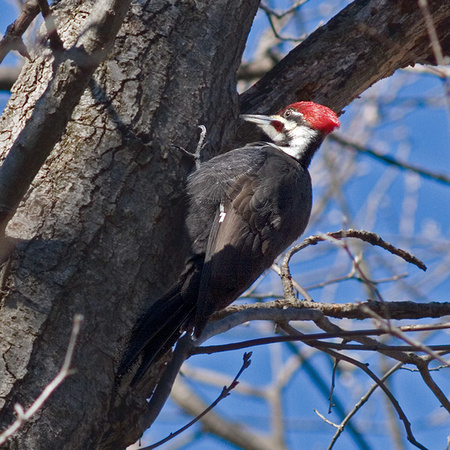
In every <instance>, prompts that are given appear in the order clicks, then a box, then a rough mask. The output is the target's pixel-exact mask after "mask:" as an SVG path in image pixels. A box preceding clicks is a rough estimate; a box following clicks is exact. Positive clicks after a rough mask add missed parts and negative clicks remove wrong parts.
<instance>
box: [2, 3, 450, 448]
mask: <svg viewBox="0 0 450 450" xmlns="http://www.w3.org/2000/svg"><path fill="white" fill-rule="evenodd" d="M412 3H413V4H414V6H411V2H410V0H404V1H400V0H397V1H392V0H389V1H387V0H385V1H380V0H376V1H375V0H373V1H367V0H364V1H362V0H360V1H357V2H355V3H354V4H352V5H351V6H350V7H348V8H347V9H346V10H344V11H343V12H342V13H341V14H339V16H338V17H336V18H335V19H334V20H333V21H332V22H330V23H329V24H328V25H327V26H324V27H322V29H321V30H319V31H318V32H317V33H318V34H317V33H316V34H313V35H312V36H311V38H310V39H308V40H307V41H305V43H304V44H302V45H300V46H299V47H298V49H297V50H295V53H294V52H292V53H291V54H290V55H288V56H287V58H286V60H285V62H283V63H281V64H280V65H279V66H278V67H276V68H275V69H274V70H273V71H272V73H269V74H268V75H267V77H265V78H264V79H263V80H261V82H260V83H258V84H257V85H256V86H255V87H254V88H253V89H251V90H250V91H249V92H248V93H246V94H245V95H244V96H243V97H242V102H243V107H244V108H245V110H246V111H249V110H253V111H254V110H255V108H256V104H258V109H259V110H265V111H267V110H269V109H270V110H272V111H273V110H274V109H275V110H276V109H277V108H278V107H279V106H280V105H281V104H283V105H285V104H287V103H289V102H291V101H292V100H302V99H305V98H307V97H308V99H310V100H316V101H321V102H323V103H325V104H327V105H328V106H330V107H334V108H335V109H337V110H339V109H340V108H342V107H343V106H345V105H346V104H348V103H349V102H350V101H351V100H352V99H353V98H355V97H356V96H357V95H359V94H360V93H361V92H363V91H364V90H365V89H366V88H367V87H368V86H370V85H371V84H373V83H374V82H375V81H377V80H378V79H380V78H383V77H385V76H388V75H390V74H391V73H392V72H393V71H394V70H396V69H397V68H399V67H403V66H404V65H406V64H410V63H413V62H416V61H420V62H423V61H426V60H428V61H430V60H431V59H432V52H431V49H430V46H429V44H428V42H429V41H428V35H427V30H426V27H425V26H424V22H423V18H422V16H421V13H420V11H419V10H418V8H417V6H416V3H415V2H412ZM429 3H430V7H431V10H432V14H433V16H432V17H433V20H434V22H435V25H436V27H437V28H438V31H439V32H440V37H441V42H442V43H444V45H445V49H446V50H447V51H448V48H449V47H450V45H449V44H448V43H449V36H450V26H449V24H448V21H449V18H448V7H447V6H442V5H443V4H444V3H446V2H441V1H438V0H435V1H430V2H429ZM257 6H258V2H257V1H247V0H238V1H232V0H218V1H215V2H207V1H195V2H190V1H179V2H175V3H170V2H167V1H165V0H156V1H152V2H135V3H133V5H132V7H131V9H130V11H129V13H128V17H127V19H126V21H125V23H124V25H123V26H122V29H121V31H120V33H119V35H118V36H117V39H116V43H115V47H114V50H113V52H112V53H111V55H110V56H109V58H108V59H107V61H106V62H104V63H102V64H101V65H100V67H98V69H97V70H96V72H95V75H94V76H93V78H92V80H91V81H90V83H89V86H88V89H87V90H86V91H85V92H84V94H83V96H82V98H81V100H80V102H79V104H78V106H77V107H76V108H75V110H74V112H73V114H72V119H71V121H70V122H69V124H68V125H67V128H66V132H65V134H64V135H63V137H62V138H61V139H60V140H59V142H58V144H57V145H56V146H55V148H54V150H53V152H52V153H51V155H50V157H49V158H48V159H47V161H46V163H45V165H44V166H43V167H42V169H41V170H40V172H39V173H38V175H37V177H36V178H35V179H34V181H33V183H32V186H31V188H30V189H29V191H28V193H27V195H26V197H25V198H24V200H23V202H22V203H21V205H20V206H19V208H18V210H17V212H16V214H15V216H14V218H13V219H12V220H11V222H10V223H9V225H8V228H7V235H8V240H7V241H6V242H5V243H4V244H3V245H4V249H3V250H5V248H6V245H7V244H8V250H10V251H11V252H10V254H9V259H8V260H7V262H6V263H5V264H4V266H3V272H2V276H1V278H0V282H1V283H2V284H1V289H2V303H1V310H0V333H1V341H0V352H1V354H2V358H1V359H0V372H1V374H2V375H1V378H0V380H1V381H0V386H1V392H2V401H1V403H0V407H1V415H0V417H1V418H0V425H1V428H2V429H4V428H6V427H7V426H9V425H10V424H11V423H12V422H13V420H14V409H13V407H14V404H15V403H20V404H21V405H22V406H23V407H24V408H26V407H28V406H29V405H30V404H31V403H32V402H33V400H34V399H35V398H36V397H37V396H38V395H39V393H40V392H41V391H42V390H43V388H44V387H45V385H46V384H48V383H49V382H50V380H51V379H52V378H53V377H54V376H55V375H56V373H57V372H58V370H59V368H60V366H61V365H62V362H63V359H64V354H65V350H66V346H67V343H68V340H69V335H70V329H71V324H72V319H73V317H74V315H75V314H77V313H81V314H83V316H84V322H83V326H82V331H81V335H80V338H79V340H78V344H77V347H76V354H75V358H74V361H73V366H74V367H75V368H76V369H77V372H76V373H75V374H74V375H72V376H70V377H69V378H68V379H67V380H65V381H64V383H63V384H62V386H61V387H60V388H58V390H57V391H56V392H55V393H54V394H53V395H52V396H51V397H50V398H49V399H48V401H47V403H46V404H45V407H44V408H43V409H42V410H41V411H40V412H39V413H38V414H37V415H36V416H34V418H33V419H32V420H31V421H30V422H28V423H26V424H24V425H23V427H22V428H21V429H20V431H19V432H18V433H17V434H16V435H14V437H12V438H11V439H10V441H9V448H17V449H24V448H27V449H64V448H67V449H73V448H83V449H84V448H86V449H87V448H89V449H93V448H102V449H110V448H114V449H116V448H117V449H118V448H124V447H125V446H126V445H128V444H130V443H132V442H134V441H135V440H136V439H137V438H138V437H139V436H140V435H141V434H142V432H143V431H144V429H143V428H142V425H141V424H140V422H139V417H140V416H141V414H142V413H143V411H144V410H145V407H146V401H145V396H146V395H147V394H148V392H149V390H150V389H151V388H152V386H154V385H155V383H156V382H157V381H158V379H159V376H160V365H156V366H155V367H153V369H152V371H151V373H149V375H148V379H147V383H143V384H142V386H141V387H140V389H139V390H133V391H130V392H128V394H127V395H126V396H125V395H123V393H122V392H121V393H120V395H119V394H118V392H117V391H116V387H115V386H114V372H115V369H116V367H117V364H118V361H119V360H120V355H121V352H122V351H123V348H124V345H125V344H126V340H127V337H128V333H129V332H130V330H131V328H132V326H133V324H134V323H135V321H136V320H137V318H138V317H139V316H140V315H141V314H142V313H143V312H144V311H145V309H146V308H147V307H148V306H149V305H150V304H151V303H152V302H153V301H155V300H156V299H157V298H158V297H159V296H160V295H161V294H162V293H163V291H164V290H165V289H166V288H167V287H168V286H169V285H170V284H171V282H173V280H174V278H175V277H176V275H177V273H178V271H179V270H180V268H181V267H182V263H183V258H184V255H185V254H186V250H187V245H186V244H187V242H186V241H187V239H186V237H183V228H182V227H183V219H184V211H185V208H186V199H185V198H184V195H183V186H184V180H185V179H186V176H187V174H188V173H189V171H190V170H192V168H193V167H194V164H193V160H192V159H191V158H189V157H188V156H187V155H186V154H185V153H184V152H183V151H182V150H180V148H179V147H181V148H184V149H187V150H188V151H191V152H192V151H194V150H195V148H196V145H197V140H198V129H197V126H198V125H201V124H203V125H205V126H206V128H207V141H208V145H207V147H206V149H205V152H204V155H203V156H204V157H205V158H208V157H210V156H212V155H213V154H216V153H218V152H220V151H224V150H225V149H229V148H230V147H231V146H232V145H233V140H234V139H236V138H235V135H236V134H235V133H236V123H237V116H238V113H239V106H238V96H237V93H236V79H235V78H236V70H237V68H238V65H239V63H240V58H241V55H242V52H243V49H244V45H245V41H246V38H247V35H248V32H249V29H250V26H251V22H252V19H253V16H254V14H255V12H256V9H257ZM56 8H57V11H56V23H57V28H58V31H59V33H60V35H61V37H62V40H63V42H64V44H65V47H66V48H69V47H70V46H71V45H73V44H74V43H75V40H76V38H77V35H78V32H79V30H80V29H81V26H82V24H83V22H84V20H85V18H86V16H87V14H89V11H90V9H91V2H89V1H84V2H82V1H77V0H62V1H61V2H59V3H58V4H57V7H56ZM445 9H446V10H447V11H445ZM392 11H394V12H392ZM388 13H389V23H388V24H386V20H385V14H388ZM367 23H369V26H370V29H371V30H376V31H373V32H372V34H370V33H363V32H362V31H361V30H362V28H361V27H362V25H361V26H360V24H367ZM411 23H414V24H415V27H416V28H414V33H415V36H416V37H415V40H414V42H413V43H411V45H408V46H405V45H403V44H404V42H405V40H407V38H408V36H410V35H409V34H408V33H410V32H411V33H412V30H411V29H410V27H411ZM389 26H390V27H391V28H389ZM378 30H380V33H382V34H381V35H380V36H378ZM386 30H387V31H386ZM389 30H391V31H392V32H391V34H390V35H388V36H387V35H385V34H384V32H385V31H386V32H389ZM366 31H367V30H366ZM330 33H331V35H332V39H330V38H329V36H330ZM358 33H359V34H358ZM361 35H364V36H366V38H367V42H364V43H362V44H361V47H357V49H356V50H355V39H356V40H358V39H362V37H361ZM367 35H368V36H369V37H367ZM358 36H359V37H358ZM405 36H406V37H405ZM352 37H353V40H352ZM380 40H382V42H383V46H384V47H383V51H377V52H375V51H374V50H373V48H374V47H372V46H379V42H380ZM358 42H359V41H358ZM324 48H326V49H327V52H326V55H324ZM302 49H303V50H302ZM372 50H373V51H372ZM303 51H304V52H305V53H302V52H303ZM302 54H303V55H307V59H306V60H304V61H302V67H301V70H302V72H305V73H306V74H307V75H305V76H304V77H302V78H301V80H300V81H299V80H297V81H296V82H295V87H294V88H293V85H292V83H294V81H293V80H294V78H295V77H296V75H297V71H298V70H299V67H298V66H297V64H299V61H300V60H299V59H297V58H300V55H302ZM344 57H345V61H343V58H344ZM361 67H365V68H366V69H367V71H366V72H364V71H363V70H361ZM357 71H358V72H357ZM356 72H357V73H356ZM52 76H53V68H52V53H51V51H50V50H49V49H47V48H43V47H40V48H39V49H37V50H36V53H35V55H34V58H33V60H32V61H31V62H29V63H27V64H26V65H25V67H24V69H23V71H22V75H21V78H20V80H19V81H18V82H17V83H16V85H15V88H14V91H13V95H12V98H11V101H10V102H9V104H8V106H7V108H6V110H5V112H4V114H3V116H2V120H1V122H0V127H1V128H0V129H1V134H0V141H1V142H2V146H3V154H6V153H7V151H8V149H9V148H10V147H11V145H12V143H13V142H14V140H15V139H16V138H17V136H18V135H19V132H20V131H21V130H22V129H23V128H24V127H26V126H27V119H28V118H29V117H30V115H31V113H32V111H33V108H34V105H35V103H36V101H37V100H38V99H39V98H40V97H41V96H42V94H43V92H44V91H45V89H46V88H47V85H48V84H49V81H50V80H51V78H52ZM280 77H281V78H280ZM311 80H314V83H312V81H311ZM63 82H64V81H61V83H63ZM293 89H294V90H293ZM238 139H240V140H242V138H238Z"/></svg>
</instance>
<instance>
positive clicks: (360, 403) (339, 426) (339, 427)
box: [327, 362, 403, 450]
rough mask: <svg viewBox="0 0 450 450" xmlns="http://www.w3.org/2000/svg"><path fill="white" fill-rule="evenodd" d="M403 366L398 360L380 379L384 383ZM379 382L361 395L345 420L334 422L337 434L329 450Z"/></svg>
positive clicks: (329, 449)
mask: <svg viewBox="0 0 450 450" xmlns="http://www.w3.org/2000/svg"><path fill="white" fill-rule="evenodd" d="M402 366H403V363H402V362H398V363H397V364H396V365H395V366H394V367H392V368H391V369H390V370H389V371H388V372H386V373H385V374H384V375H383V376H382V377H381V378H380V380H381V381H382V382H383V383H384V382H385V381H386V380H387V379H388V378H389V377H390V376H391V375H392V374H393V373H394V372H396V371H397V370H399V369H400V368H401V367H402ZM377 387H378V384H376V383H375V384H373V385H372V386H371V388H370V389H369V390H368V391H367V392H366V394H365V395H363V396H362V397H361V399H360V400H359V402H358V403H357V404H356V405H355V406H354V407H353V409H352V410H351V411H350V412H349V413H348V414H347V416H346V417H345V418H344V420H343V421H342V422H341V423H340V424H339V425H335V424H333V425H334V426H335V427H336V428H337V431H336V433H335V435H334V436H333V439H332V440H331V442H330V445H329V446H328V449H327V450H331V449H332V448H333V446H334V444H335V443H336V441H337V439H338V438H339V436H340V435H341V433H342V432H343V431H344V428H345V426H346V425H347V424H348V422H349V421H350V419H351V418H352V417H353V416H354V415H355V414H356V413H357V412H358V411H359V410H360V409H361V407H362V406H363V405H364V404H365V403H366V402H367V401H368V400H369V398H370V396H371V395H372V394H373V393H374V392H375V390H376V389H377Z"/></svg>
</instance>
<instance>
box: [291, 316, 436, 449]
mask: <svg viewBox="0 0 450 450" xmlns="http://www.w3.org/2000/svg"><path fill="white" fill-rule="evenodd" d="M282 328H283V330H284V331H285V332H286V333H288V334H293V335H296V334H298V335H301V334H302V333H300V332H299V331H298V330H296V329H295V328H293V327H292V326H290V325H288V324H284V325H282ZM307 344H308V345H310V346H312V347H315V342H314V341H312V342H308V343H307ZM323 351H324V352H325V353H327V354H328V355H330V356H332V357H333V358H337V359H340V360H343V361H346V362H348V363H350V364H352V365H354V366H356V367H359V368H360V369H361V370H363V371H364V372H365V373H366V374H367V375H368V376H369V377H370V378H372V380H374V381H375V383H376V384H377V385H378V386H379V387H380V388H381V389H382V390H383V392H384V393H385V394H386V395H387V397H388V398H389V400H390V401H391V403H392V405H393V407H394V408H395V410H396V411H397V414H398V415H399V417H400V420H401V421H402V422H403V425H404V427H405V431H406V435H407V438H408V440H409V442H411V443H412V444H413V445H415V446H416V447H417V448H420V449H422V450H427V448H426V447H424V446H423V445H422V444H420V443H419V442H418V441H417V440H416V438H415V437H414V435H413V433H412V430H411V423H410V422H409V420H408V418H407V417H406V414H405V412H404V411H403V409H402V408H401V406H400V404H399V403H398V401H397V399H396V398H395V397H394V396H393V395H392V392H391V391H390V390H389V389H388V387H387V386H386V385H385V384H384V383H383V382H382V381H381V380H380V379H379V378H378V377H377V376H376V375H375V373H374V372H372V371H371V370H370V369H369V367H368V366H367V364H364V363H362V362H360V361H358V360H356V359H354V358H350V357H349V356H347V355H344V354H342V353H337V352H335V351H333V350H323Z"/></svg>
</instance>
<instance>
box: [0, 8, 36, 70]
mask: <svg viewBox="0 0 450 450" xmlns="http://www.w3.org/2000/svg"><path fill="white" fill-rule="evenodd" d="M38 14H39V6H38V4H37V1H36V0H27V1H25V3H24V4H23V5H22V12H21V13H20V15H19V17H18V18H17V19H16V20H15V21H14V23H12V24H11V25H10V26H9V27H8V28H7V29H6V33H5V35H4V36H3V38H2V40H1V41H0V63H1V62H2V61H3V60H4V58H5V56H6V55H7V54H8V53H9V52H10V51H11V50H16V51H18V52H19V53H20V54H21V55H22V56H24V57H25V58H28V59H30V55H29V53H28V50H27V48H26V47H25V44H24V43H23V41H22V35H23V33H25V31H27V29H28V27H29V26H30V24H31V22H33V20H34V18H35V17H36V16H37V15H38Z"/></svg>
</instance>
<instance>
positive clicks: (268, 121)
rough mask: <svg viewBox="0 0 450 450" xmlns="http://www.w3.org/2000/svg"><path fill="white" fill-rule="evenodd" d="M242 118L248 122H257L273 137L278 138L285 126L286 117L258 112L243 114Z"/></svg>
mask: <svg viewBox="0 0 450 450" xmlns="http://www.w3.org/2000/svg"><path fill="white" fill-rule="evenodd" d="M241 118H242V119H244V120H246V121H247V122H252V123H256V125H258V126H259V127H260V128H261V129H262V130H263V131H264V133H266V134H267V136H269V137H270V138H271V139H273V140H275V141H276V140H277V139H278V138H279V135H280V133H281V132H282V131H283V129H284V126H285V122H286V121H285V119H283V118H282V117H281V116H279V115H278V114H274V115H273V116H262V115H259V114H258V115H257V114H241Z"/></svg>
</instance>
